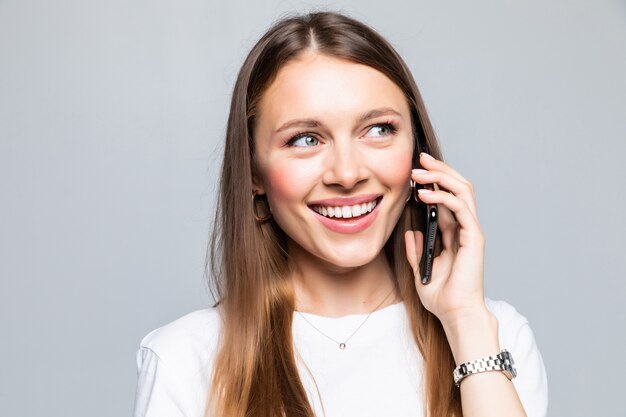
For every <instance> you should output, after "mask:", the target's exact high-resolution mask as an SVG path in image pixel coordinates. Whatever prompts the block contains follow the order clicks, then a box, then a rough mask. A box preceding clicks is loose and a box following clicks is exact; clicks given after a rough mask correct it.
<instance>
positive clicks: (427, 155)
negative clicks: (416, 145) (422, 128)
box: [420, 152, 435, 159]
mask: <svg viewBox="0 0 626 417" xmlns="http://www.w3.org/2000/svg"><path fill="white" fill-rule="evenodd" d="M420 155H423V156H425V157H426V158H427V159H435V158H433V157H432V156H431V155H429V154H427V153H426V152H422V153H420Z"/></svg>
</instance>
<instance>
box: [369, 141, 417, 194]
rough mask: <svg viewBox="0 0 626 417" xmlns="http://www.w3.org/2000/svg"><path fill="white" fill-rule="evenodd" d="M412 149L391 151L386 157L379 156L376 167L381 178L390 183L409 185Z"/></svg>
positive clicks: (402, 185) (400, 185)
mask: <svg viewBox="0 0 626 417" xmlns="http://www.w3.org/2000/svg"><path fill="white" fill-rule="evenodd" d="M411 156H412V154H411V150H410V149H398V150H393V151H390V152H389V153H388V154H387V155H385V157H384V158H377V164H376V167H377V168H376V169H377V172H378V174H379V176H380V177H381V178H383V179H384V181H385V182H386V183H387V184H389V185H392V186H393V185H395V186H398V187H403V188H406V187H408V183H409V178H410V177H411V168H412V167H411Z"/></svg>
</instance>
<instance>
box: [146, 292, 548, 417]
mask: <svg viewBox="0 0 626 417" xmlns="http://www.w3.org/2000/svg"><path fill="white" fill-rule="evenodd" d="M485 302H486V304H487V308H488V309H489V310H490V311H491V312H492V313H493V314H494V315H495V316H496V317H497V319H498V330H499V342H500V347H501V348H502V349H508V350H509V352H511V354H512V356H513V360H514V361H515V366H516V368H517V377H516V378H514V379H513V384H514V386H515V388H516V389H517V392H518V395H519V397H520V399H521V401H522V405H523V406H524V409H525V411H526V414H527V415H528V417H545V416H546V413H547V408H548V382H547V377H546V371H545V367H544V364H543V359H542V357H541V354H540V352H539V349H538V348H537V344H536V342H535V338H534V334H533V332H532V330H531V328H530V326H529V324H528V320H527V319H526V318H525V317H524V316H523V315H521V314H520V313H519V312H518V311H517V310H516V309H515V308H514V307H513V306H511V305H510V304H508V303H506V302H505V301H494V300H491V299H489V298H485ZM300 314H304V315H305V316H306V318H307V319H308V320H309V321H310V322H311V323H312V324H313V325H314V326H315V327H317V328H318V329H319V330H321V331H322V332H324V333H326V334H327V335H329V336H330V337H331V338H333V339H335V340H338V341H343V340H345V339H346V338H347V337H349V336H350V335H351V334H352V333H353V332H354V330H355V329H356V328H357V327H358V326H359V325H360V324H361V323H362V322H363V320H364V319H365V317H366V316H367V314H350V315H347V316H343V317H325V316H319V315H315V314H311V313H300ZM300 314H299V313H295V312H294V320H293V327H292V329H293V337H294V346H295V351H296V355H299V357H297V358H296V360H297V363H298V370H299V373H300V377H301V379H302V382H303V385H304V387H305V390H306V391H307V393H308V396H309V401H310V402H311V404H312V406H313V408H314V411H315V413H316V415H317V416H318V417H323V416H324V415H326V417H349V416H359V417H370V416H371V417H392V416H393V417H409V416H410V417H416V416H423V415H424V410H423V398H422V392H423V390H422V387H421V384H422V382H421V376H422V356H421V354H420V352H419V350H418V349H417V347H416V345H415V343H414V342H413V338H412V335H411V333H410V328H409V327H408V316H407V314H406V310H405V307H404V303H403V302H400V303H397V304H391V305H389V306H387V307H384V308H382V309H380V310H377V311H375V312H374V313H372V314H371V315H370V317H369V319H367V321H366V322H365V324H363V326H362V327H361V328H360V329H359V330H358V331H357V332H356V333H355V334H354V335H353V336H352V338H350V339H349V341H348V342H347V346H346V348H345V349H344V350H341V349H339V347H338V345H337V344H336V343H335V342H334V341H332V340H330V339H329V338H327V337H325V336H324V335H322V334H321V333H320V332H319V331H318V330H316V329H315V328H314V327H313V326H312V325H311V324H310V323H308V322H307V321H306V320H304V319H303V318H302V316H300ZM219 326H220V322H219V317H218V310H217V309H216V308H207V309H203V310H197V311H194V312H192V313H189V314H186V315H184V316H183V317H180V318H178V319H177V320H174V321H172V322H171V323H169V324H167V325H165V326H162V327H160V328H157V329H155V330H153V331H151V332H150V333H148V334H147V335H146V336H145V337H144V338H143V340H142V341H141V344H140V347H139V349H138V350H137V373H138V381H137V390H136V397H135V410H134V417H161V416H163V417H183V416H184V417H201V416H202V413H203V411H204V405H205V401H206V395H207V392H208V388H209V385H208V384H209V378H210V373H211V371H212V369H213V368H212V366H213V363H212V361H213V357H214V354H215V352H216V348H217V338H218V332H219ZM494 353H497V352H494ZM477 359H478V358H477ZM304 364H306V367H305V366H304ZM307 367H308V370H310V372H311V373H312V375H313V377H314V379H315V381H313V379H311V374H310V373H309V371H308V370H307ZM450 372H452V370H450ZM318 392H319V394H318ZM320 397H321V399H322V402H323V411H322V402H320ZM324 412H325V414H324Z"/></svg>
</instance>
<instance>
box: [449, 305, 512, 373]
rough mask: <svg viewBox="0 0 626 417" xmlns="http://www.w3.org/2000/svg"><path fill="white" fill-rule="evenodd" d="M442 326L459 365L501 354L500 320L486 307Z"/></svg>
mask: <svg viewBox="0 0 626 417" xmlns="http://www.w3.org/2000/svg"><path fill="white" fill-rule="evenodd" d="M442 325H443V329H444V332H445V334H446V337H447V338H448V343H449V344H450V349H451V351H452V355H453V356H454V360H455V362H456V364H457V365H459V364H461V363H463V362H467V361H472V360H476V359H479V358H482V357H485V356H489V355H494V354H497V353H498V352H500V343H499V340H498V319H497V318H496V316H494V315H493V314H492V313H491V312H490V311H489V310H488V309H487V308H486V307H485V308H484V309H477V310H475V311H471V312H466V313H464V314H463V315H459V316H456V317H455V318H454V319H451V320H448V321H446V322H445V323H444V322H442Z"/></svg>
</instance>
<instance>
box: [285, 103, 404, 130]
mask: <svg viewBox="0 0 626 417" xmlns="http://www.w3.org/2000/svg"><path fill="white" fill-rule="evenodd" d="M389 114H393V115H396V116H400V117H402V115H401V114H400V113H398V112H397V111H396V110H394V109H392V108H391V107H380V108H377V109H372V110H368V111H366V112H364V113H362V114H361V115H360V116H359V117H358V118H357V119H356V121H357V123H362V122H364V121H366V120H369V119H373V118H375V117H379V116H385V115H389ZM321 125H322V122H320V121H319V120H315V119H294V120H290V121H288V122H286V123H284V124H283V125H282V126H281V127H280V128H278V130H276V133H278V132H282V131H283V130H287V129H289V128H292V127H296V126H303V127H307V128H316V127H320V126H321Z"/></svg>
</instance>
